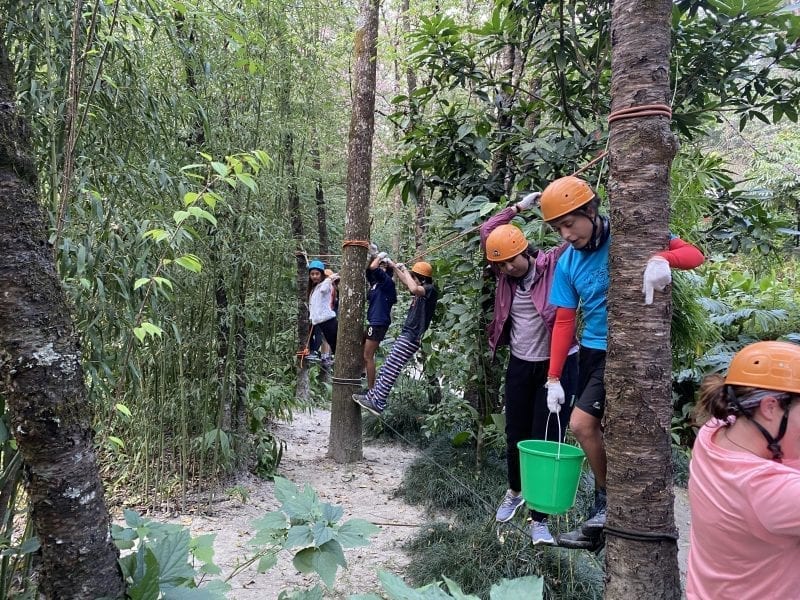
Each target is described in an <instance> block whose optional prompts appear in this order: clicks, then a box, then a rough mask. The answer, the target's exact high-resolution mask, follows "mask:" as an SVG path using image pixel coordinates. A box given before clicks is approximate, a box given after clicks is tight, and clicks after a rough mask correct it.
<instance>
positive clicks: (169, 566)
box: [150, 529, 194, 586]
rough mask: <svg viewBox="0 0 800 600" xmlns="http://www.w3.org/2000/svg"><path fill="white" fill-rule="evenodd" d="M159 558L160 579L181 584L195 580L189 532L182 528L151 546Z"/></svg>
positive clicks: (173, 583)
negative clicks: (190, 560) (190, 561)
mask: <svg viewBox="0 0 800 600" xmlns="http://www.w3.org/2000/svg"><path fill="white" fill-rule="evenodd" d="M150 548H151V549H152V551H153V554H154V555H155V557H156V559H158V566H159V568H160V575H159V581H160V582H161V583H162V584H172V585H176V586H180V585H182V584H184V583H186V582H187V581H192V580H194V569H192V566H191V565H190V564H189V562H188V559H189V532H188V531H187V530H186V529H181V530H180V531H178V532H175V533H172V534H169V535H167V536H165V537H163V538H162V539H160V540H159V541H158V542H157V543H155V544H153V545H151V546H150Z"/></svg>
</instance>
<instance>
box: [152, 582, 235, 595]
mask: <svg viewBox="0 0 800 600" xmlns="http://www.w3.org/2000/svg"><path fill="white" fill-rule="evenodd" d="M230 589H231V586H230V585H228V584H227V583H225V582H224V581H219V580H218V579H215V580H214V581H209V582H208V584H207V585H203V586H202V587H197V588H188V587H183V586H181V587H172V586H162V588H161V592H162V593H163V594H164V596H163V598H164V600H223V599H224V598H227V595H226V593H227V592H229V591H230Z"/></svg>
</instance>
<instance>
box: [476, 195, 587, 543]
mask: <svg viewBox="0 0 800 600" xmlns="http://www.w3.org/2000/svg"><path fill="white" fill-rule="evenodd" d="M540 196H541V194H540V193H538V192H534V193H533V194H528V195H527V196H525V197H524V198H523V199H522V200H521V201H520V202H518V203H517V204H515V205H514V206H510V207H508V208H506V209H504V210H502V211H500V212H499V213H498V214H496V215H494V216H493V217H491V218H489V219H488V220H487V221H486V222H485V223H484V224H483V225H481V246H482V247H483V249H484V250H485V252H486V259H487V260H488V261H489V262H490V263H491V265H492V271H493V273H494V275H495V277H496V279H497V286H496V288H495V295H494V316H493V319H492V322H491V323H490V324H489V326H488V327H487V333H488V336H489V346H490V347H491V349H492V353H493V354H494V352H496V350H497V348H498V347H500V346H504V345H508V346H509V347H510V350H511V352H510V356H509V357H508V367H507V368H506V377H505V416H506V463H507V465H508V490H507V491H506V495H505V497H504V498H503V501H502V502H501V504H500V507H499V508H498V509H497V515H496V520H497V521H498V522H500V523H504V522H507V521H510V520H511V519H512V518H513V517H514V514H515V513H516V512H517V510H518V509H519V508H520V507H521V506H522V505H523V504H524V500H523V498H522V495H521V494H520V491H521V489H522V482H521V475H520V464H519V463H520V460H519V449H518V448H517V442H520V441H522V440H530V439H538V440H544V439H548V440H551V441H555V442H563V441H564V434H565V432H566V428H567V423H568V422H569V414H570V411H571V410H572V406H571V405H570V404H567V405H565V407H564V410H563V411H562V410H561V405H560V404H559V403H558V402H553V403H552V404H551V405H548V403H547V390H546V389H545V387H544V385H545V382H546V381H547V371H548V366H549V362H550V334H551V332H552V330H553V325H554V323H555V319H556V307H555V306H553V305H552V304H550V303H549V302H548V297H549V295H550V285H551V284H552V282H553V274H554V272H555V269H556V263H557V262H558V259H559V258H560V257H561V255H562V254H563V253H564V251H565V250H566V249H567V248H568V246H569V245H568V244H567V243H566V242H564V243H562V244H561V245H559V246H557V247H556V248H551V249H550V250H547V251H545V250H538V249H536V248H534V247H533V246H531V245H529V244H528V241H527V240H526V239H525V234H524V233H522V231H521V230H520V229H519V227H517V226H515V225H512V224H511V220H512V219H513V218H514V217H515V216H516V215H517V214H519V213H522V212H523V211H527V210H529V209H530V208H531V206H533V205H534V204H535V203H536V202H537V201H538V200H539V197H540ZM577 351H578V343H577V341H576V340H574V339H573V342H572V346H571V349H570V352H569V357H568V358H567V360H566V363H565V365H564V369H563V370H562V374H561V384H562V387H563V388H564V390H565V394H566V396H567V397H570V398H571V397H572V394H573V393H574V387H575V383H576V380H577V371H578V360H577V358H578V357H577ZM559 412H560V414H559ZM547 516H548V515H546V514H544V513H542V512H539V511H531V529H530V534H531V541H532V542H533V544H534V545H537V544H553V543H555V542H554V540H553V536H552V535H551V534H550V530H549V528H548V526H547Z"/></svg>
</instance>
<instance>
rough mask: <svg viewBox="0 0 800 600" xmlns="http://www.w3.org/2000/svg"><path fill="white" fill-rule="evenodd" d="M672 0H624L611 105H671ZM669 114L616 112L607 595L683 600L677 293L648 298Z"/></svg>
mask: <svg viewBox="0 0 800 600" xmlns="http://www.w3.org/2000/svg"><path fill="white" fill-rule="evenodd" d="M671 9H672V4H671V2H669V0H650V1H648V2H644V3H642V2H639V1H634V0H616V1H615V2H614V5H613V14H612V25H611V35H612V47H613V52H612V84H611V97H612V103H611V109H612V112H614V111H617V110H621V109H626V108H630V107H635V106H644V105H651V104H666V105H669V103H670V88H669V73H670V70H669V49H670V14H671ZM676 150H677V140H676V138H675V136H674V135H673V134H672V132H671V131H670V126H669V119H667V118H666V117H662V116H643V117H638V118H630V119H624V120H621V121H616V122H614V123H613V124H612V126H611V138H610V143H609V154H610V165H611V183H610V185H609V197H610V200H611V222H612V236H613V237H612V243H611V257H610V271H611V286H610V291H609V301H608V308H609V315H608V325H609V352H608V360H607V368H606V389H607V407H606V422H605V425H606V428H605V441H606V451H607V456H608V500H609V509H608V522H607V530H606V539H607V553H606V589H605V597H606V598H607V599H619V600H628V599H629V598H653V599H657V598H658V599H668V600H673V599H675V600H677V599H678V598H680V597H681V590H680V577H679V572H678V559H677V544H676V541H675V539H674V538H673V536H674V534H675V523H674V515H673V492H672V460H671V451H670V421H671V416H672V403H671V393H670V376H671V365H672V359H671V352H670V315H671V312H672V305H671V301H670V295H669V294H668V293H667V294H657V295H656V299H655V302H654V303H653V304H652V305H650V306H646V305H645V304H644V303H643V297H642V291H641V290H642V273H643V270H644V265H645V263H646V262H647V259H648V258H649V257H650V256H652V255H653V254H654V253H655V252H657V251H659V250H662V249H664V248H666V247H667V245H668V241H669V231H668V227H669V171H670V165H671V163H672V159H673V157H674V155H675V152H676Z"/></svg>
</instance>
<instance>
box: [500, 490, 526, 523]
mask: <svg viewBox="0 0 800 600" xmlns="http://www.w3.org/2000/svg"><path fill="white" fill-rule="evenodd" d="M524 503H525V500H524V499H523V497H522V494H517V495H516V496H515V495H514V492H512V491H511V490H506V495H505V498H503V501H502V502H501V503H500V506H499V507H497V516H495V520H496V521H497V522H498V523H506V522H507V521H510V520H511V519H513V518H514V515H515V514H517V510H518V509H519V507H520V506H522V505H523V504H524Z"/></svg>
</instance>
